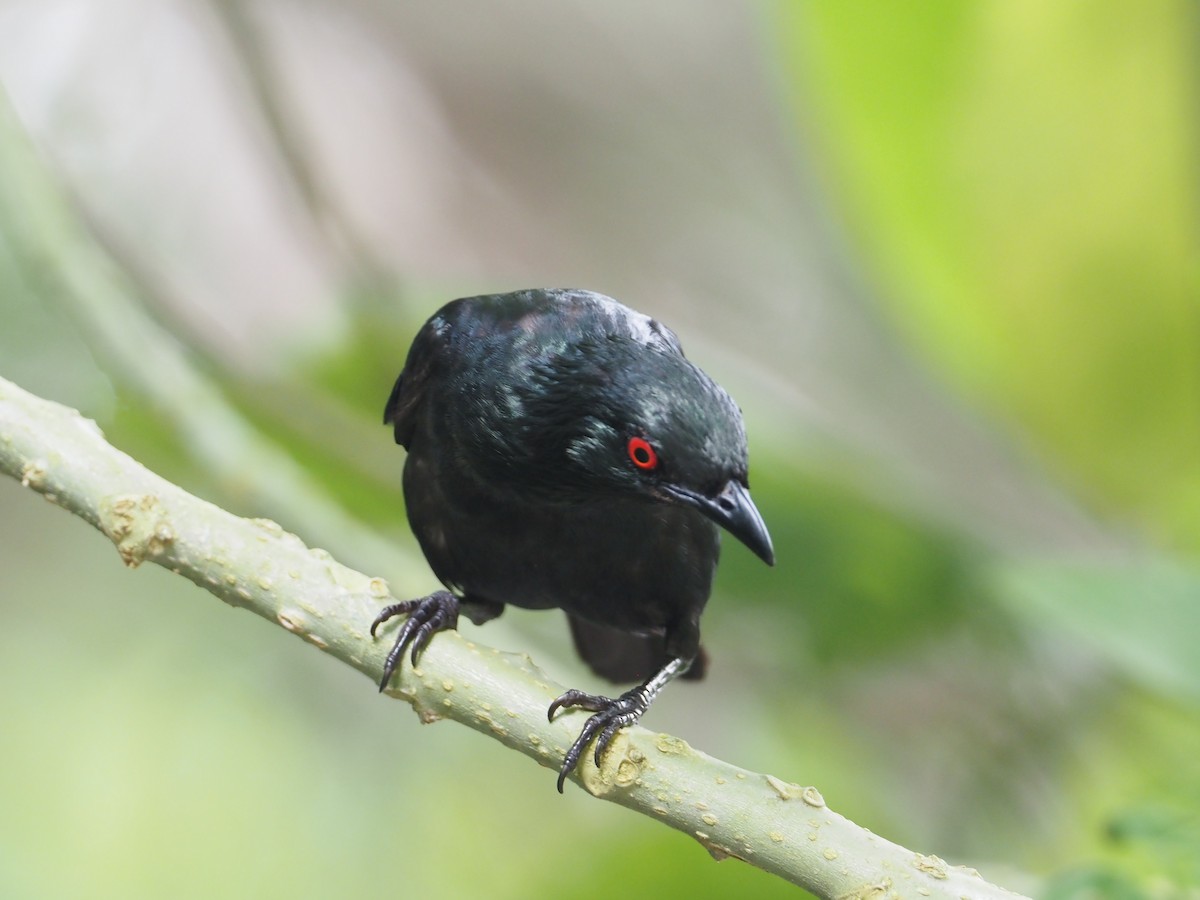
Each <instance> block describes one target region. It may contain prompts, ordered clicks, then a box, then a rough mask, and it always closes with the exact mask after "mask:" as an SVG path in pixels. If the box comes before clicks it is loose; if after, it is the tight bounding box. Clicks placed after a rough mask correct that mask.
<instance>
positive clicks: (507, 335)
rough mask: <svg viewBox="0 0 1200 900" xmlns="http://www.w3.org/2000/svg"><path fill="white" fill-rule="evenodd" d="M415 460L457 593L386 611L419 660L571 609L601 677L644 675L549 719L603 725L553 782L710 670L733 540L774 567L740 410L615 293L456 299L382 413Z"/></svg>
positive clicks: (415, 522) (437, 569)
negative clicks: (714, 612)
mask: <svg viewBox="0 0 1200 900" xmlns="http://www.w3.org/2000/svg"><path fill="white" fill-rule="evenodd" d="M384 424H386V425H391V426H392V429H393V433H394V435H395V440H396V443H397V444H399V445H401V446H403V447H404V448H405V450H406V451H407V456H406V458H405V462H404V471H403V477H402V483H403V491H404V499H405V507H406V513H407V517H408V522H409V525H410V527H411V529H412V531H413V534H414V535H415V537H416V539H417V542H418V544H419V545H420V547H421V550H422V551H423V553H424V555H425V558H426V560H427V561H428V563H429V565H430V568H431V569H432V570H433V573H434V575H435V576H436V577H437V578H438V580H439V581H440V582H441V583H442V585H443V587H444V590H439V591H435V592H434V593H432V594H430V595H428V596H426V597H422V598H419V599H415V600H406V601H402V602H398V603H393V604H390V605H388V606H386V607H385V608H384V609H383V610H382V611H381V612H380V613H379V615H378V616H377V617H376V619H375V621H374V622H373V623H372V625H371V629H370V631H371V636H372V638H375V637H376V632H377V630H378V629H379V628H380V626H382V625H383V624H384V623H385V622H387V621H388V620H390V619H392V618H394V617H397V616H402V615H403V616H406V617H407V618H406V619H405V621H404V622H403V624H402V625H401V627H400V629H399V630H398V632H397V635H396V638H395V642H394V644H393V646H392V647H391V650H390V652H389V653H388V655H387V657H386V660H385V663H384V672H383V678H382V680H381V681H380V685H379V689H380V691H383V690H384V689H385V688H386V686H387V684H388V682H389V681H390V680H391V678H392V676H393V674H394V673H395V671H396V669H397V668H398V667H399V666H400V664H401V662H402V659H403V656H404V654H405V651H406V650H410V652H411V661H412V664H413V665H414V666H416V664H417V661H418V658H419V656H420V654H421V653H422V652H423V651H424V650H425V648H426V647H427V646H428V644H429V642H430V641H431V639H432V638H433V636H434V635H435V634H436V633H438V632H439V631H443V630H447V629H455V628H457V625H458V619H459V615H460V614H465V615H466V616H467V617H468V618H469V619H471V621H473V622H475V623H476V624H483V623H484V622H487V621H489V620H490V619H494V618H495V617H496V616H498V615H500V614H501V613H502V612H503V610H504V608H505V606H507V605H510V604H511V605H513V606H518V607H522V608H526V609H554V608H558V609H562V610H563V611H564V612H565V613H566V616H567V619H568V622H569V624H570V631H571V635H572V638H573V642H574V645H575V647H576V650H577V652H578V653H579V655H580V657H582V659H583V660H584V662H586V663H587V664H588V665H589V666H590V668H591V669H592V670H593V671H594V672H595V673H596V674H597V675H599V676H600V677H602V678H605V679H607V680H609V681H611V682H614V683H618V684H620V683H628V682H638V684H637V685H636V686H635V687H633V688H631V689H629V690H627V691H625V692H624V693H621V694H619V695H618V696H616V697H609V696H605V695H601V694H591V693H586V692H584V691H581V690H575V689H572V690H568V691H566V692H565V693H563V694H562V695H561V696H559V697H558V698H557V699H555V700H554V701H553V702H552V703H551V704H550V707H549V709H548V710H547V716H548V718H549V719H550V720H551V721H553V719H554V717H555V714H556V713H557V712H558V711H559V710H563V709H569V708H580V709H583V710H587V711H589V712H591V713H592V715H591V716H590V717H589V718H588V719H587V721H586V722H585V723H584V725H583V727H582V729H581V730H580V732H579V735H578V737H577V738H576V740H575V741H574V743H573V744H572V745H571V747H570V748H569V749H568V750H567V752H566V754H565V756H564V758H563V762H562V765H561V767H560V769H559V776H558V783H557V786H558V791H559V793H562V791H563V785H564V783H565V781H566V779H567V778H568V776H569V775H570V774H571V773H572V772H573V771H575V770H576V768H577V766H578V764H579V761H580V759H581V758H582V757H583V754H584V751H585V750H586V748H587V746H588V744H589V742H591V741H593V740H595V748H594V752H593V760H594V762H595V764H596V766H597V767H599V766H600V763H601V760H602V757H603V754H604V751H605V750H606V749H607V747H608V745H609V743H610V742H611V741H612V739H613V737H614V736H615V735H616V733H617V732H618V731H619V730H620V729H621V728H623V727H625V726H627V725H631V724H633V723H635V722H637V721H638V720H639V719H640V718H641V716H642V715H643V714H644V713H645V712H646V710H647V709H648V708H649V707H650V704H651V703H652V702H653V701H654V699H655V698H656V697H657V696H658V695H659V693H660V692H661V691H662V689H663V688H664V687H665V686H666V685H667V684H668V683H669V682H671V681H673V680H674V679H676V678H678V677H684V678H689V679H697V678H701V677H703V676H704V673H705V669H706V664H707V656H706V655H705V653H704V650H703V648H702V647H701V644H700V617H701V613H702V612H703V611H704V607H705V605H706V603H707V602H708V599H709V594H710V592H711V590H712V582H713V576H714V574H715V571H716V567H717V560H718V556H719V552H720V530H721V529H723V530H724V531H726V532H728V533H729V534H731V535H733V537H735V538H737V539H738V540H739V541H741V542H742V543H743V544H744V545H745V546H746V547H748V548H749V549H750V551H752V552H753V553H754V554H755V555H756V556H758V557H759V558H760V559H762V560H763V561H764V562H765V563H767V564H768V565H774V562H775V552H774V549H773V546H772V543H771V537H770V535H769V533H768V531H767V527H766V525H765V524H764V522H763V519H762V516H761V515H760V514H759V511H758V509H757V508H756V507H755V505H754V502H753V501H752V500H751V498H750V493H749V481H748V462H747V441H746V434H745V429H744V426H743V420H742V414H741V411H740V409H739V408H738V406H737V404H736V403H734V401H733V399H732V398H731V397H730V396H729V394H728V393H727V392H726V391H725V390H724V389H723V388H721V387H720V386H719V385H717V383H716V382H715V381H713V380H712V379H711V378H710V377H709V376H708V375H706V374H705V373H704V372H703V371H701V369H700V368H698V367H697V366H696V365H694V364H693V363H692V362H691V361H690V360H688V359H687V358H685V356H684V354H683V349H682V347H681V346H680V343H679V339H678V338H677V337H676V336H675V334H674V332H672V331H671V330H670V329H669V328H667V327H666V326H664V325H662V324H660V323H659V322H658V321H656V320H655V319H653V318H650V317H648V316H646V315H643V314H641V313H638V312H635V311H634V310H632V309H630V308H628V307H626V306H624V305H623V304H621V303H619V302H618V301H616V300H614V299H612V298H611V297H607V296H605V295H603V294H599V293H595V292H592V291H587V290H579V289H544V288H537V289H530V290H521V291H514V292H511V293H503V294H489V295H481V296H475V297H464V298H461V299H458V300H453V301H451V302H449V303H447V304H446V305H445V306H443V307H442V308H441V309H439V310H438V311H437V312H436V313H434V314H433V315H432V316H431V317H430V318H429V320H428V321H427V322H426V323H425V324H424V326H423V327H422V328H421V329H420V331H419V332H418V333H417V335H416V337H415V338H414V340H413V342H412V345H411V347H410V349H409V352H408V356H407V359H406V360H405V363H404V368H403V370H402V371H401V373H400V375H399V377H398V378H397V380H396V383H395V386H394V388H393V389H392V392H391V396H390V397H389V398H388V401H387V405H386V407H385V411H384Z"/></svg>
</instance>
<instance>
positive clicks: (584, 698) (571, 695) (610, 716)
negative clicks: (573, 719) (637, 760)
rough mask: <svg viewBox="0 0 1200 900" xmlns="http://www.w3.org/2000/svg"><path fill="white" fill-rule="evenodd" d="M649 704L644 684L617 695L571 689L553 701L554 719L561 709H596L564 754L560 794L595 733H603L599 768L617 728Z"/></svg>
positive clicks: (551, 713)
mask: <svg viewBox="0 0 1200 900" xmlns="http://www.w3.org/2000/svg"><path fill="white" fill-rule="evenodd" d="M649 705H650V704H649V702H648V701H647V699H646V695H645V694H644V693H643V692H642V690H641V689H640V688H634V689H633V690H631V691H626V692H625V693H624V694H622V695H621V696H620V697H617V698H615V699H614V698H612V697H601V696H599V695H597V694H586V693H584V692H583V691H577V690H570V691H567V692H566V693H564V694H563V695H562V696H560V697H559V698H558V699H556V700H555V701H554V702H553V703H551V704H550V709H549V711H548V712H547V716H548V717H549V718H550V719H553V718H554V713H555V712H556V711H558V710H559V709H567V708H579V709H586V710H590V711H591V712H593V713H594V715H593V716H591V717H590V718H589V719H588V720H587V721H586V722H584V723H583V728H582V729H580V731H579V737H577V738H575V742H574V743H573V744H571V746H570V748H569V749H568V750H567V753H566V756H564V757H563V762H562V767H561V768H560V769H559V770H558V792H559V793H560V794H561V793H562V792H563V785H564V784H566V781H567V776H568V775H570V774H571V773H572V772H573V771H574V770H575V767H576V766H578V765H579V759H580V757H582V756H583V751H584V749H585V748H586V747H587V745H588V744H589V743H590V742H591V740H592V738H593V737H596V735H597V734H599V737H596V749H595V752H594V753H593V755H592V758H593V760H594V761H595V763H596V768H599V767H600V758H601V757H602V756H603V755H604V751H605V750H607V749H608V745H609V744H610V743H612V739H613V738H614V737H616V734H617V732H618V731H620V730H621V729H622V728H624V727H625V726H626V725H632V724H633V723H635V722H636V721H637V720H638V719H639V718H641V716H642V713H644V712H645V711H646V709H647V708H648V707H649Z"/></svg>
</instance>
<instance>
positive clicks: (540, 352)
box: [384, 289, 683, 447]
mask: <svg viewBox="0 0 1200 900" xmlns="http://www.w3.org/2000/svg"><path fill="white" fill-rule="evenodd" d="M615 344H619V345H623V346H625V347H632V348H638V347H641V348H645V349H648V350H654V351H658V352H661V353H665V354H668V355H671V356H683V348H682V347H681V346H680V343H679V339H678V338H677V337H676V336H675V333H674V332H673V331H671V329H669V328H667V327H666V326H665V325H663V324H662V323H660V322H658V321H657V320H655V319H652V318H650V317H649V316H646V315H643V314H642V313H639V312H636V311H634V310H632V309H630V308H628V307H627V306H625V305H623V304H621V303H619V302H618V301H616V300H614V299H612V298H611V297H607V296H605V295H603V294H598V293H595V292H593V291H585V290H578V289H553V290H551V289H534V290H524V291H514V292H511V293H506V294H485V295H480V296H476V297H463V298H461V299H458V300H452V301H451V302H449V303H447V304H446V305H445V306H443V307H442V308H441V309H439V310H438V311H437V312H436V313H434V314H433V315H432V316H431V317H430V318H429V320H428V321H427V322H426V323H425V325H424V326H423V327H422V328H421V330H420V331H419V332H418V333H417V336H416V338H415V339H414V340H413V343H412V347H411V348H410V350H409V353H408V358H407V360H406V362H405V364H404V370H403V371H402V372H401V373H400V377H399V378H398V379H397V380H396V384H395V387H393V389H392V393H391V396H390V397H389V398H388V403H387V406H386V408H385V411H384V422H385V423H387V424H391V425H393V426H394V427H395V431H396V441H397V443H400V444H403V445H404V446H406V447H407V446H408V442H409V439H410V438H411V434H412V429H413V427H414V419H415V412H416V410H417V408H418V407H419V406H420V404H421V403H422V401H423V400H424V398H425V396H426V394H427V393H428V392H429V390H430V388H431V387H432V386H434V385H437V384H443V385H451V384H454V385H457V386H458V387H459V388H461V387H462V384H461V382H463V381H464V380H468V381H469V380H472V379H474V378H478V377H485V378H494V377H495V376H497V375H499V374H500V373H503V372H514V373H518V372H522V371H523V372H528V373H536V372H537V371H538V370H539V368H540V367H542V366H544V365H547V364H551V363H550V361H554V362H553V363H552V364H553V365H558V364H560V363H561V362H562V361H568V362H569V361H571V360H578V359H580V358H583V357H594V356H596V355H600V356H602V355H603V353H604V348H605V347H606V346H612V345H615Z"/></svg>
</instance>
